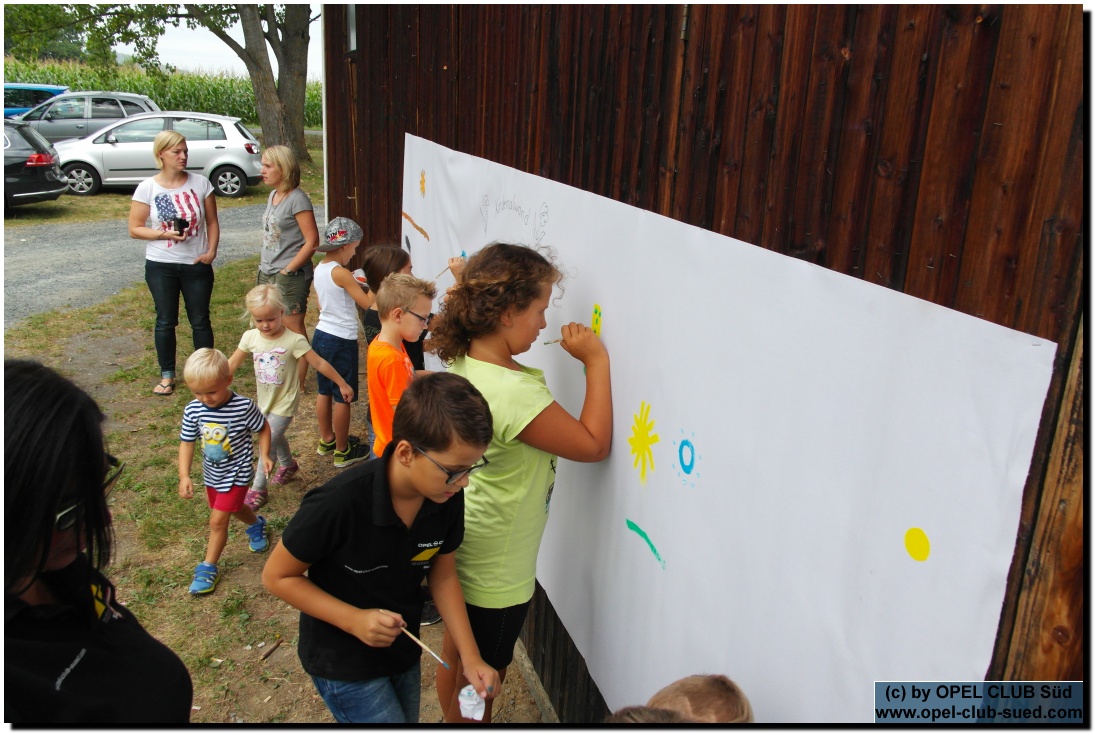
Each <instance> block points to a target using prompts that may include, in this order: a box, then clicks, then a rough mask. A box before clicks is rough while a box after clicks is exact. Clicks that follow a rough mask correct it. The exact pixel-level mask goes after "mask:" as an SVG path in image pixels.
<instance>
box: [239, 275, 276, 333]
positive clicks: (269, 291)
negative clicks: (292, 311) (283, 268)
mask: <svg viewBox="0 0 1095 735" xmlns="http://www.w3.org/2000/svg"><path fill="white" fill-rule="evenodd" d="M243 303H244V305H246V306H247V314H245V316H246V317H249V318H250V319H251V327H252V328H254V326H255V318H254V315H255V312H256V311H260V312H265V311H266V310H268V309H272V310H273V311H275V312H281V313H282V314H285V294H283V293H282V291H281V287H280V286H276V285H274V284H273V283H260V284H259V285H257V286H255V287H254V288H253V289H251V290H250V291H248V292H247V295H246V296H244V297H243Z"/></svg>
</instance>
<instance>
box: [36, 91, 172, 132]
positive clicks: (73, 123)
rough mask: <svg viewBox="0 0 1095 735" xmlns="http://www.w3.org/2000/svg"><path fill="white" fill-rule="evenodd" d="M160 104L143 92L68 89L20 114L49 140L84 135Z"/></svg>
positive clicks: (157, 109)
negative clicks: (71, 90) (76, 90)
mask: <svg viewBox="0 0 1095 735" xmlns="http://www.w3.org/2000/svg"><path fill="white" fill-rule="evenodd" d="M159 109H160V106H159V105H157V104H156V103H155V102H153V101H152V100H151V99H149V98H148V97H145V96H144V95H143V94H130V93H129V92H68V93H67V94H59V95H57V96H56V97H54V98H53V99H50V100H47V101H45V102H43V103H42V104H40V105H38V106H37V107H35V108H34V109H33V110H30V111H29V112H26V113H24V114H22V115H20V116H19V118H18V119H19V120H22V121H23V122H27V123H30V125H31V127H33V128H34V129H35V130H37V131H38V132H39V133H41V134H42V137H43V138H45V139H46V140H48V141H49V142H50V143H56V142H57V141H59V140H66V139H68V138H82V137H83V136H85V135H91V134H92V133H94V132H96V131H97V130H102V129H103V128H104V127H106V126H107V125H110V124H111V123H112V122H116V121H117V120H119V119H121V118H126V117H132V116H133V115H140V114H141V113H144V112H158V111H159Z"/></svg>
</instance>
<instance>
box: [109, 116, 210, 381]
mask: <svg viewBox="0 0 1095 735" xmlns="http://www.w3.org/2000/svg"><path fill="white" fill-rule="evenodd" d="M152 155H153V156H154V157H155V159H156V168H158V169H160V173H158V174H156V175H155V176H153V177H152V178H150V179H145V180H144V181H142V182H141V183H140V185H139V186H138V187H137V190H136V191H135V192H133V203H132V205H131V206H130V209H129V236H130V237H132V238H134V239H135V240H145V241H146V245H145V283H147V284H148V290H149V291H150V292H151V293H152V300H153V301H154V302H155V304H156V331H155V342H156V358H157V360H158V361H159V365H160V382H159V384H158V385H156V387H155V388H153V389H152V392H153V393H155V394H156V395H159V396H169V395H171V394H172V393H174V392H175V349H176V345H175V327H176V325H178V323H179V295H180V294H181V295H182V298H183V302H184V303H185V305H186V316H187V318H188V319H189V320H190V327H191V329H192V330H193V333H194V349H195V350H197V349H200V348H202V347H212V346H213V326H212V324H211V323H210V320H209V299H210V297H211V296H212V295H213V260H214V258H216V257H217V246H218V245H219V244H220V234H221V230H220V222H219V221H218V220H217V198H216V195H215V194H214V193H213V185H212V184H210V183H209V179H207V178H205V177H204V176H202V175H200V174H195V173H190V172H188V171H187V170H186V163H187V146H186V138H185V137H183V136H182V135H181V134H180V133H177V132H175V131H174V130H164V131H163V132H161V133H159V134H158V135H157V136H156V139H155V140H154V141H153V142H152Z"/></svg>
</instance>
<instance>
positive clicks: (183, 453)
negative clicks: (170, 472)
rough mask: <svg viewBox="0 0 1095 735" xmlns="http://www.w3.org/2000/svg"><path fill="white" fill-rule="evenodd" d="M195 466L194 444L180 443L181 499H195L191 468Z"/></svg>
mask: <svg viewBox="0 0 1095 735" xmlns="http://www.w3.org/2000/svg"><path fill="white" fill-rule="evenodd" d="M192 464H194V442H179V497H182V498H192V497H194V482H193V481H192V480H191V479H190V466H191V465H192Z"/></svg>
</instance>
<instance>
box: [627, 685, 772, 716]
mask: <svg viewBox="0 0 1095 735" xmlns="http://www.w3.org/2000/svg"><path fill="white" fill-rule="evenodd" d="M646 705H647V706H648V707H657V708H659V709H670V710H674V711H675V712H678V713H680V714H681V715H682V716H683V717H686V718H688V719H689V720H694V721H696V722H752V721H753V706H752V705H751V704H749V699H748V697H746V696H745V693H744V692H743V691H742V690H741V688H740V687H739V686H738V685H737V684H735V683H734V682H733V681H731V680H730V679H728V678H727V677H725V676H722V675H721V674H705V675H695V676H686V677H684V678H683V679H678V680H677V681H675V682H673V683H672V684H670V685H669V686H667V687H665V688H663V689H661V690H660V691H659V692H658V693H657V694H655V695H654V696H653V697H651V698H650V701H649V702H647V703H646Z"/></svg>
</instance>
